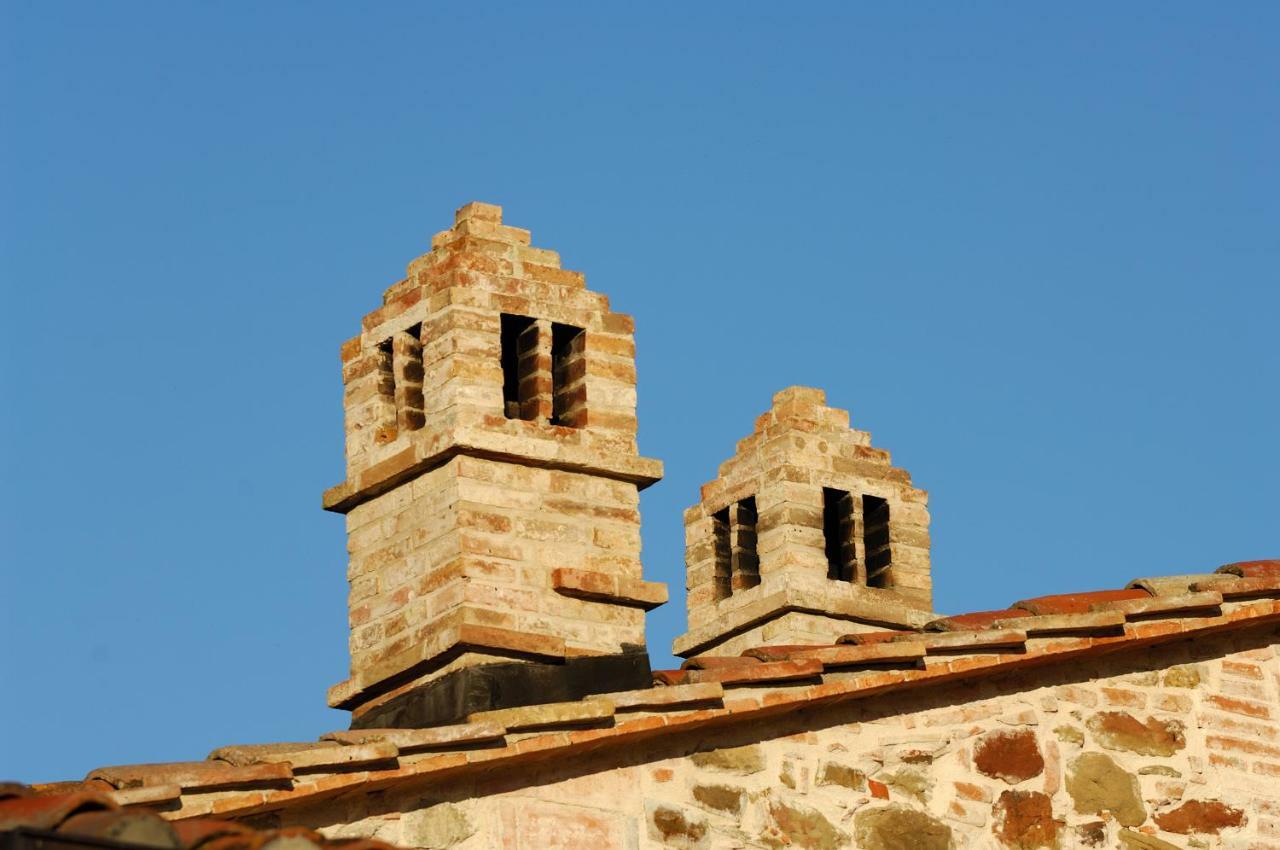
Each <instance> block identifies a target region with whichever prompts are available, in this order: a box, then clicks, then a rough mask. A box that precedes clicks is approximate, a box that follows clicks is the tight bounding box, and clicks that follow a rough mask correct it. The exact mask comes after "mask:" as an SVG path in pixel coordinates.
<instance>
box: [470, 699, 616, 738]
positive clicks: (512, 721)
mask: <svg viewBox="0 0 1280 850" xmlns="http://www.w3.org/2000/svg"><path fill="white" fill-rule="evenodd" d="M613 712H614V709H613V703H611V702H609V701H608V700H607V699H598V698H593V697H588V698H587V699H584V700H581V701H578V702H548V703H542V704H541V705H526V706H521V707H520V708H500V709H497V710H496V711H480V712H476V713H475V714H472V715H470V716H468V717H467V721H468V722H470V723H496V724H497V725H499V726H504V727H506V728H507V730H508V731H511V732H517V731H527V730H530V729H555V728H562V727H565V726H584V725H591V724H596V723H603V722H610V721H612V720H613Z"/></svg>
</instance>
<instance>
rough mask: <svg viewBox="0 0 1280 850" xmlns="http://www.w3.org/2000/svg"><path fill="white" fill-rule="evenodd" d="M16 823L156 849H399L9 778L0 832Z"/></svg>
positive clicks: (1, 799)
mask: <svg viewBox="0 0 1280 850" xmlns="http://www.w3.org/2000/svg"><path fill="white" fill-rule="evenodd" d="M50 784H52V783H50ZM43 788H44V789H46V790H47V789H48V788H49V785H45V786H43ZM116 793H118V792H116ZM257 793H259V794H261V793H262V792H257ZM15 829H23V830H35V831H36V832H37V834H41V833H43V834H47V833H52V832H57V833H59V834H60V835H61V836H64V837H67V838H73V837H79V838H84V839H89V840H90V841H113V842H117V843H120V844H126V845H129V844H131V845H135V846H138V847H151V848H156V850H219V848H221V850H316V848H320V850H338V848H341V849H342V850H395V848H393V847H392V845H390V844H386V843H384V842H381V841H373V840H370V839H361V840H358V841H355V840H347V841H341V840H339V841H329V840H327V839H325V838H324V836H322V835H320V834H319V833H317V832H313V831H311V830H308V829H303V828H300V827H294V828H287V829H279V830H255V829H252V828H250V827H248V826H244V825H243V824H238V823H233V822H231V821H226V820H215V819H187V820H181V821H177V822H172V823H171V822H169V821H167V820H165V819H164V818H162V817H161V816H160V815H158V814H156V813H155V812H152V811H148V810H146V809H136V808H135V809H123V808H120V807H119V806H118V805H117V804H116V803H115V802H113V801H112V799H111V796H110V795H109V794H105V793H95V792H86V791H79V792H73V793H69V794H65V793H64V794H55V793H43V794H42V793H40V789H39V788H36V787H31V786H24V785H19V784H17V783H4V784H2V785H0V832H8V831H10V830H15ZM89 846H92V845H89Z"/></svg>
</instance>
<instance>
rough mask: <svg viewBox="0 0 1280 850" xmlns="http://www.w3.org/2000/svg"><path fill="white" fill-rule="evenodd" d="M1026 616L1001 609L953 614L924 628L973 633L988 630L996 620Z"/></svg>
mask: <svg viewBox="0 0 1280 850" xmlns="http://www.w3.org/2000/svg"><path fill="white" fill-rule="evenodd" d="M1026 615H1027V612H1026V611H1024V610H1022V609H1021V608H1003V609H1001V610H999V611H973V612H971V613H968V614H953V615H951V616H949V617H939V618H938V619H936V620H930V621H929V622H928V623H927V624H926V625H925V627H924V628H925V631H928V632H958V631H975V630H977V629H989V628H991V627H992V626H993V625H994V624H995V623H996V621H997V620H1007V619H1009V618H1010V617H1025V616H1026Z"/></svg>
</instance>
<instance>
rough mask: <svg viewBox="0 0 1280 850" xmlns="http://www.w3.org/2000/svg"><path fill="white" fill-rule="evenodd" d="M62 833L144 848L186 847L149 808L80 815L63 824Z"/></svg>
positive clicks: (60, 828) (59, 828)
mask: <svg viewBox="0 0 1280 850" xmlns="http://www.w3.org/2000/svg"><path fill="white" fill-rule="evenodd" d="M58 832H61V833H66V834H68V835H78V836H82V837H85V838H97V839H102V840H105V841H117V842H119V843H121V844H137V845H140V846H143V847H155V848H172V850H178V848H180V847H181V846H182V844H181V842H180V841H179V840H178V835H177V833H175V832H174V831H173V827H172V826H170V825H169V823H168V822H167V821H166V820H165V819H164V818H162V817H160V816H159V815H157V814H156V813H154V812H149V811H147V810H146V809H132V810H125V809H105V810H101V811H96V812H80V813H79V814H75V815H72V816H71V817H69V818H67V819H66V820H65V821H63V822H62V823H61V824H59V826H58Z"/></svg>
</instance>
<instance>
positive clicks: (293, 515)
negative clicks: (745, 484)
mask: <svg viewBox="0 0 1280 850" xmlns="http://www.w3.org/2000/svg"><path fill="white" fill-rule="evenodd" d="M535 6H536V7H537V8H535ZM0 33H2V35H0V40H2V45H3V59H2V61H3V66H2V68H0V72H2V73H0V76H2V83H0V85H2V86H3V101H2V102H0V125H2V126H3V130H2V133H0V144H3V149H2V151H3V152H2V163H3V164H2V169H3V170H2V173H0V179H2V180H3V183H2V184H0V215H2V216H3V219H2V221H0V231H2V235H0V239H2V240H3V243H2V248H0V251H2V253H0V257H2V259H0V262H2V265H0V275H2V277H0V279H2V281H3V286H4V293H3V294H4V300H3V305H4V306H3V309H2V310H0V332H2V337H0V346H3V352H2V361H3V367H2V369H3V371H2V372H0V378H2V379H3V385H4V386H3V398H4V403H3V406H2V408H0V447H2V448H0V460H2V462H3V466H2V467H0V475H2V477H3V481H4V487H3V494H2V495H0V523H2V525H0V566H2V567H3V585H2V586H0V609H2V611H0V621H2V622H0V630H2V632H0V639H2V643H0V646H2V647H3V648H2V649H0V665H3V666H2V671H0V672H2V676H0V778H15V779H22V780H27V781H39V780H52V779H64V778H66V779H69V778H78V777H80V776H82V775H83V774H84V773H85V772H86V771H88V770H89V769H91V768H93V767H96V766H100V765H103V764H112V763H122V762H145V761H164V760H183V759H191V758H203V757H204V755H205V754H206V753H207V752H208V751H209V750H210V749H212V748H213V747H215V746H219V745H223V744H231V743H248V742H259V741H272V740H277V741H279V740H286V741H287V740H308V739H312V738H314V737H315V736H317V735H319V734H321V733H323V732H326V731H329V730H331V729H334V728H345V725H346V719H347V716H346V715H345V714H343V713H340V712H335V711H331V710H329V709H327V708H326V707H325V702H324V695H325V689H326V687H328V686H329V685H331V684H333V683H335V682H337V681H339V680H340V679H342V678H344V676H345V672H346V667H347V662H348V659H347V643H346V641H347V629H346V599H345V595H346V579H345V560H344V559H345V551H344V535H343V524H342V520H341V518H340V517H338V516H335V515H333V514H326V513H323V512H322V511H321V510H320V492H321V490H322V489H323V488H325V487H326V486H329V485H331V484H334V483H336V482H338V481H339V480H340V479H341V478H342V473H343V462H342V412H341V386H340V376H339V369H338V345H339V343H340V342H341V341H342V340H344V339H346V338H348V337H349V336H351V335H352V334H353V333H355V331H356V330H357V329H358V326H359V319H360V316H361V315H362V314H364V313H365V312H367V311H368V310H370V309H372V308H373V307H375V306H377V304H378V299H379V296H380V293H381V292H382V290H383V288H384V287H385V286H387V285H389V284H390V283H392V282H393V281H395V280H396V279H398V277H399V276H400V275H401V274H402V273H403V270H404V267H405V264H406V262H407V261H408V260H409V259H410V258H412V257H414V256H416V255H418V254H420V253H423V252H425V251H426V250H427V249H428V248H429V245H430V236H431V234H432V233H433V232H435V231H437V230H440V229H442V228H444V227H446V226H448V224H449V223H450V221H451V216H452V213H453V210H454V208H455V207H457V206H458V205H460V204H462V203H464V202H466V201H469V200H484V201H489V202H494V203H499V204H503V205H504V206H505V207H506V213H507V220H508V221H509V222H510V223H512V224H515V225H518V226H522V227H528V228H531V229H532V231H533V235H534V242H535V244H537V245H540V246H544V247H549V248H553V249H556V250H559V251H560V252H561V253H562V255H563V258H564V262H565V265H566V266H567V267H569V268H574V269H579V270H582V271H585V272H586V273H587V276H588V284H589V285H590V286H591V287H592V288H593V289H596V290H599V291H602V292H605V293H607V294H608V295H609V296H610V297H611V298H612V300H613V303H614V305H615V306H616V308H617V309H620V310H623V311H627V312H631V313H633V314H634V315H635V317H636V322H637V325H638V344H639V376H640V422H641V429H640V442H641V448H642V450H643V452H644V453H645V454H647V455H650V456H654V457H658V458H661V459H662V460H664V461H665V462H666V468H667V477H666V479H665V480H664V481H663V482H662V483H660V484H659V485H657V486H655V487H653V488H652V489H651V490H649V491H647V492H646V493H645V494H644V497H643V512H644V545H645V570H646V573H647V575H648V577H650V578H653V579H658V580H663V581H666V582H669V584H670V587H671V591H672V593H671V596H672V599H671V602H670V604H668V605H667V606H665V607H664V608H662V609H659V610H658V611H657V612H655V613H653V614H652V615H650V618H649V640H650V645H651V647H652V650H653V654H654V656H655V660H656V661H657V662H658V663H665V662H667V661H669V656H668V654H667V653H668V651H669V647H670V641H671V638H672V637H673V636H674V635H675V634H677V633H678V632H679V631H682V630H683V626H684V616H685V615H684V596H683V551H682V543H681V520H680V511H681V510H682V509H683V508H684V507H685V506H687V505H689V504H691V503H692V502H693V501H694V500H695V499H696V497H697V487H698V485H699V484H700V483H701V482H703V481H705V480H707V479H708V478H710V477H711V476H713V474H714V471H715V468H716V465H717V464H718V463H719V462H720V461H721V460H723V459H724V458H725V457H726V456H728V455H729V454H730V453H731V451H732V449H733V445H734V442H735V441H736V440H737V439H738V438H740V437H742V436H743V435H745V434H746V433H747V432H748V431H749V430H750V429H751V426H752V420H753V419H754V417H755V416H756V415H757V414H758V413H760V412H761V411H762V410H764V409H765V408H766V407H767V406H768V403H769V398H770V396H771V394H772V393H773V392H774V391H776V390H778V389H780V388H782V387H784V386H787V385H790V384H797V383H799V384H809V385H816V386H821V387H823V388H825V389H826V390H827V393H828V396H829V399H830V401H831V403H832V404H834V405H835V406H838V407H843V408H846V409H848V410H850V411H851V412H852V416H853V422H854V424H855V425H856V426H857V427H860V428H865V429H869V430H870V431H871V432H872V435H873V439H874V441H875V444H876V445H878V446H881V447H884V448H888V449H890V450H891V451H892V452H893V453H894V458H895V461H896V462H897V463H898V464H900V465H902V466H905V467H906V468H907V469H909V470H910V471H911V472H912V473H913V475H914V476H915V478H916V480H917V481H918V483H919V484H920V485H921V486H923V487H925V488H927V489H928V490H929V491H930V492H931V506H932V511H933V517H934V526H933V530H934V538H933V539H934V546H933V560H934V579H935V586H936V606H937V608H938V609H939V610H943V611H951V612H954V611H960V610H970V609H976V608H985V607H993V606H998V605H1003V604H1006V603H1008V602H1010V601H1012V600H1015V599H1018V598H1021V597H1025V596H1028V595H1034V594H1041V593H1049V592H1058V591H1069V590H1080V589H1094V588H1099V587H1113V586H1119V585H1122V584H1123V583H1124V582H1126V581H1128V580H1129V579H1131V578H1134V577H1137V576H1142V575H1149V574H1170V573H1179V572H1191V571H1199V570H1211V569H1213V568H1214V567H1216V566H1217V565H1219V564H1221V563H1224V562H1228V561H1232V560H1239V559H1244V558H1257V557H1266V556H1273V557H1275V556H1280V539H1278V537H1280V535H1278V534H1277V525H1278V523H1277V518H1278V516H1280V494H1278V493H1277V486H1278V485H1277V482H1278V481H1280V468H1278V467H1280V449H1278V448H1277V434H1278V433H1280V425H1278V423H1280V401H1278V398H1277V395H1278V388H1280V344H1278V343H1277V334H1276V331H1277V326H1278V323H1277V319H1278V318H1280V238H1278V235H1280V169H1278V166H1277V159H1278V157H1277V152H1278V151H1280V114H1278V112H1280V96H1278V94H1277V93H1278V92H1280V51H1277V50H1276V43H1277V40H1278V39H1280V6H1278V5H1277V4H1274V3H1252V4H1251V3H1232V4H1209V3H1203V4H1198V5H1188V4H1179V3H1154V2H1152V3H1130V4H1112V3H1097V4H1055V5H1049V4H1022V3H1009V4H971V3H966V4H956V3H943V4H937V5H928V4H910V6H909V7H908V8H903V7H901V6H900V5H899V4H879V5H875V6H873V5H871V4H832V5H828V6H822V5H809V6H804V5H790V6H785V5H779V4H776V3H772V4H764V3H758V4H745V5H739V4H728V3H722V4H674V3H673V4H667V5H662V6H653V7H650V8H647V9H643V10H640V9H639V8H638V7H634V6H633V7H630V8H625V9H624V8H623V7H620V6H618V7H614V8H613V9H605V8H603V7H602V6H601V5H600V4H580V5H571V4H511V5H503V4H494V3H483V4H466V3H451V4H435V5H429V4H419V3H413V4H408V3H406V4H395V3H377V4H346V3H329V4H323V3H310V2H308V3H285V2H273V3H260V4H250V3H204V4H195V3H168V2H155V3H127V2H117V3H110V4H107V3H88V2H86V3H66V2H30V3H26V2H24V3H13V2H7V3H5V4H4V5H3V19H2V20H0Z"/></svg>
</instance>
